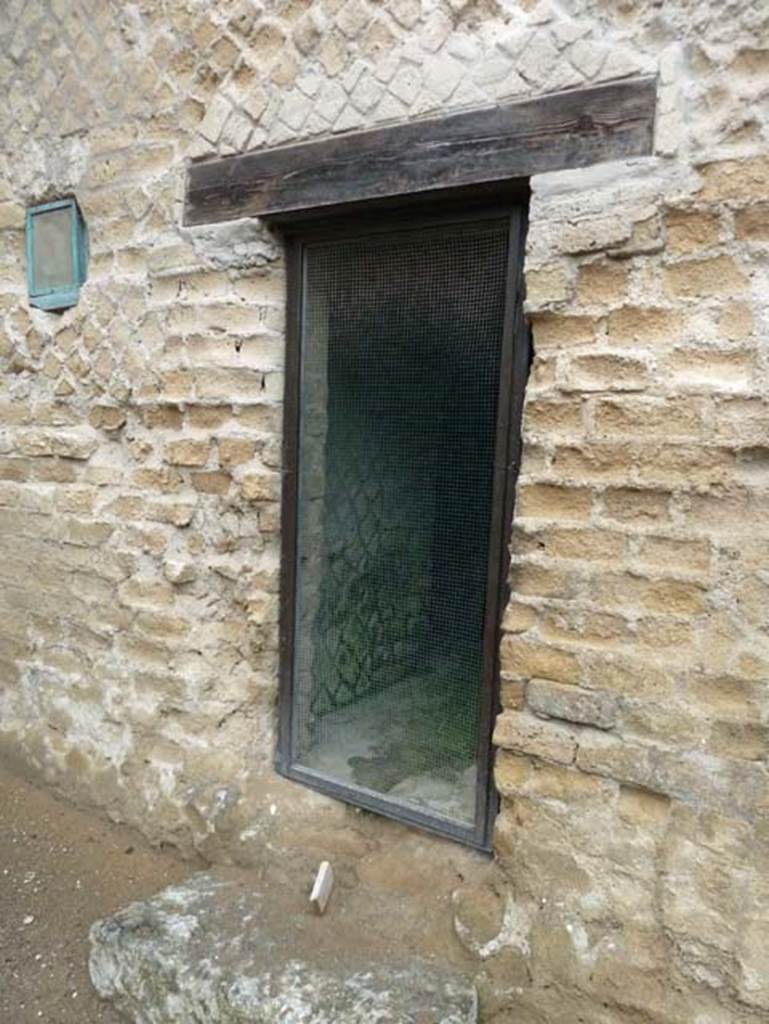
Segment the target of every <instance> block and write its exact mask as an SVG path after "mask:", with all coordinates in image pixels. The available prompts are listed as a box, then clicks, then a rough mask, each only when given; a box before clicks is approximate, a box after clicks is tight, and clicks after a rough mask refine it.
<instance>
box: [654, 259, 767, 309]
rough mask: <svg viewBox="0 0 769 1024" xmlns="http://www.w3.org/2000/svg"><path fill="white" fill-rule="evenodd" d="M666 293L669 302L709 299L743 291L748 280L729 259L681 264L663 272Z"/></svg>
mask: <svg viewBox="0 0 769 1024" xmlns="http://www.w3.org/2000/svg"><path fill="white" fill-rule="evenodd" d="M663 282H664V287H665V293H666V294H667V295H669V296H671V297H672V298H680V299H709V298H720V297H722V296H731V295H734V294H736V293H738V292H742V291H745V289H746V288H747V287H748V284H749V282H748V278H747V276H746V274H745V272H744V271H743V270H742V269H741V268H740V267H739V266H737V264H736V263H735V262H734V260H733V259H732V258H731V257H730V256H713V257H711V258H710V259H700V260H682V261H681V262H680V263H670V264H668V266H666V267H665V268H664V270H663Z"/></svg>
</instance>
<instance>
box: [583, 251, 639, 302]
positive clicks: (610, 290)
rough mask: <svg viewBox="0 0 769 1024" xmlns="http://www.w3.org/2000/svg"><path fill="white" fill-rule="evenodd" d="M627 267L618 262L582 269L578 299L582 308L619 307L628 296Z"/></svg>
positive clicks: (596, 264) (602, 263)
mask: <svg viewBox="0 0 769 1024" xmlns="http://www.w3.org/2000/svg"><path fill="white" fill-rule="evenodd" d="M627 278H628V271H627V267H626V266H625V265H624V264H622V263H618V262H617V261H614V260H612V261H602V262H600V263H588V264H586V265H585V266H582V267H580V269H579V275H578V277H577V289H576V299H577V302H578V304H579V305H580V306H617V305H620V303H622V302H623V301H624V299H625V296H626V294H627Z"/></svg>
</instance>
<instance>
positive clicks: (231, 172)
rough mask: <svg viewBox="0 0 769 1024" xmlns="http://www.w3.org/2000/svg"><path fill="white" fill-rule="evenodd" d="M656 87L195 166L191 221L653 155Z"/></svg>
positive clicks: (468, 114)
mask: <svg viewBox="0 0 769 1024" xmlns="http://www.w3.org/2000/svg"><path fill="white" fill-rule="evenodd" d="M655 97H656V81H655V79H654V78H636V79H624V80H621V81H617V82H611V83H608V84H606V85H597V86H592V87H590V88H587V89H573V90H570V91H568V92H561V93H551V94H550V95H547V96H541V97H538V98H536V99H528V100H523V101H522V102H519V103H508V104H505V105H503V106H497V107H491V108H487V109H482V110H471V111H463V112H461V113H457V114H449V115H447V116H445V117H440V118H435V119H431V120H424V121H411V122H408V123H405V124H399V125H395V126H392V127H385V128H374V129H371V130H369V131H364V132H356V133H353V134H348V135H336V136H333V137H331V138H324V139H319V140H317V141H310V142H302V143H298V144H296V145H290V146H280V147H277V148H275V149H261V150H253V151H251V152H248V153H243V154H239V155H236V156H227V157H221V158H217V159H213V160H206V161H203V162H200V163H194V164H192V165H191V166H190V168H189V176H188V181H187V194H186V199H185V209H184V223H185V224H188V225H194V224H210V223H215V222H217V221H225V220H233V219H234V218H236V217H261V216H267V215H270V214H273V215H275V214H285V213H289V212H293V211H296V212H299V211H306V210H312V209H317V208H319V207H326V206H338V205H340V204H342V203H347V202H358V201H361V200H366V199H383V198H386V197H389V196H397V195H410V194H414V193H420V192H428V191H432V190H435V189H446V188H452V187H454V186H465V185H475V184H482V183H488V182H495V181H505V180H509V179H513V178H525V177H529V176H531V175H532V174H540V173H542V172H544V171H556V170H562V169H564V168H567V167H585V166H587V165H588V164H594V163H599V162H601V161H605V160H616V159H621V158H624V157H632V156H643V155H646V154H649V153H651V152H652V134H653V127H654V110H655Z"/></svg>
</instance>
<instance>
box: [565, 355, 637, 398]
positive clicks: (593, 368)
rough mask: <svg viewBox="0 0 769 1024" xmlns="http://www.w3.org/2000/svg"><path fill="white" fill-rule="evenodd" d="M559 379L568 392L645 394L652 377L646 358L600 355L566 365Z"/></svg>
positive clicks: (575, 357) (572, 358) (582, 358)
mask: <svg viewBox="0 0 769 1024" xmlns="http://www.w3.org/2000/svg"><path fill="white" fill-rule="evenodd" d="M559 377H560V381H561V387H562V388H563V389H564V390H565V391H643V390H645V388H647V387H648V385H649V382H650V377H651V375H650V368H649V365H648V364H647V362H646V361H645V360H644V359H640V358H634V357H632V356H626V355H618V354H614V353H598V352H596V353H590V354H589V355H588V354H585V355H580V356H573V357H571V359H569V360H568V361H566V362H564V363H562V364H561V365H560V366H559Z"/></svg>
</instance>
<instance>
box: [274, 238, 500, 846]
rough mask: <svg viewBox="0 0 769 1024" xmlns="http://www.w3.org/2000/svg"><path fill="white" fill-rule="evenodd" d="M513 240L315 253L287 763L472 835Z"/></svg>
mask: <svg viewBox="0 0 769 1024" xmlns="http://www.w3.org/2000/svg"><path fill="white" fill-rule="evenodd" d="M507 236H508V228H507V222H502V221H488V222H481V223H478V224H474V225H452V226H444V227H441V228H439V229H427V230H422V231H419V232H414V231H409V232H392V233H387V234H384V235H371V236H368V237H365V238H361V239H353V240H351V239H344V240H339V241H333V242H327V243H319V244H313V245H308V246H307V248H306V249H305V265H304V289H305V291H304V301H303V326H302V393H301V402H300V409H301V413H300V415H301V420H300V432H299V433H300V455H299V494H298V537H297V581H296V601H297V605H296V635H295V648H294V673H295V674H294V685H293V698H292V699H293V704H292V761H293V763H294V764H295V765H298V766H301V767H302V768H305V769H310V770H311V771H312V772H313V773H317V774H319V775H320V776H322V777H323V778H325V779H327V780H330V781H332V782H336V783H339V784H342V785H344V786H347V787H350V788H353V789H356V790H365V791H367V792H368V793H371V794H375V795H376V796H377V797H379V798H381V799H384V800H386V801H388V802H390V801H391V802H392V803H393V805H401V806H407V807H410V808H412V809H413V810H416V811H419V812H422V813H424V814H427V815H430V816H431V817H439V818H441V819H447V820H448V821H450V822H453V823H456V824H459V825H462V826H471V825H472V824H473V822H474V820H475V814H476V775H477V763H476V762H477V749H478V742H479V725H480V704H481V692H482V685H483V683H482V636H483V626H484V611H485V601H486V585H487V571H488V551H489V529H490V520H491V501H492V484H493V466H494V446H495V432H496V412H497V390H498V384H499V364H500V352H501V344H502V329H503V318H504V297H505V274H506V263H507ZM394 810H396V808H395V807H394Z"/></svg>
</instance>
